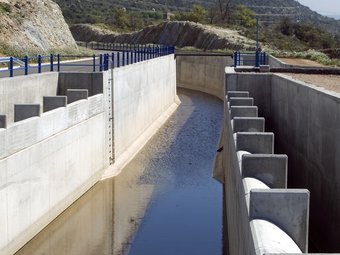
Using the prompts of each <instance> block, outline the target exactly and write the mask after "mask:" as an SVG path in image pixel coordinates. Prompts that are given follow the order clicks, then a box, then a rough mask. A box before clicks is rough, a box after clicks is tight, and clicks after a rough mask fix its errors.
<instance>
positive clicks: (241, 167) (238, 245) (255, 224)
mask: <svg viewBox="0 0 340 255" xmlns="http://www.w3.org/2000/svg"><path fill="white" fill-rule="evenodd" d="M231 75H235V74H231ZM230 80H233V79H230ZM226 87H227V88H228V83H227V86H226ZM235 93H236V91H235V88H233V92H232V93H231V94H232V95H234V94H235ZM240 93H241V92H240ZM249 94H250V95H251V93H249ZM228 100H229V101H231V100H233V97H231V96H230V95H229V96H228V95H227V96H226V100H225V106H226V109H225V127H224V132H223V136H226V139H224V145H223V148H224V150H223V151H222V152H221V153H223V158H222V159H221V157H219V156H217V157H219V158H220V161H221V160H222V163H218V162H217V164H216V167H219V168H221V167H222V168H223V170H224V173H225V176H224V183H225V200H226V215H227V226H228V233H227V236H228V238H229V240H228V249H229V251H228V252H229V253H230V254H257V255H260V254H263V253H266V252H278V251H281V252H282V251H285V252H286V253H302V252H306V251H307V250H308V221H309V217H308V215H309V214H308V213H309V192H308V191H307V190H287V189H286V185H287V156H285V155H275V154H273V153H274V134H273V133H266V132H263V131H264V127H262V132H249V130H250V129H253V128H254V122H251V121H246V122H243V123H242V128H241V130H242V131H243V130H245V131H248V132H238V130H237V129H234V123H235V121H234V118H235V119H236V120H237V118H240V117H239V116H237V115H234V116H233V117H231V107H233V106H232V103H229V102H228ZM252 101H253V100H244V99H243V100H242V101H241V100H240V101H238V103H237V105H238V106H242V104H244V105H245V106H249V102H252ZM241 114H242V112H241ZM241 118H242V115H241ZM253 119H256V117H253ZM260 120H261V119H260ZM234 132H235V133H234ZM251 153H252V154H251ZM272 164H273V165H272ZM272 188H276V189H272ZM278 240H280V241H278Z"/></svg>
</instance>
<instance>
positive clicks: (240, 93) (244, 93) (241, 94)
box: [227, 91, 249, 99]
mask: <svg viewBox="0 0 340 255" xmlns="http://www.w3.org/2000/svg"><path fill="white" fill-rule="evenodd" d="M227 97H228V99H229V98H230V97H249V92H248V91H228V92H227Z"/></svg>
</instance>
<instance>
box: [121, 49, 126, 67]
mask: <svg viewBox="0 0 340 255" xmlns="http://www.w3.org/2000/svg"><path fill="white" fill-rule="evenodd" d="M122 57H123V59H122V60H123V63H122V66H125V51H124V50H123V56H122Z"/></svg>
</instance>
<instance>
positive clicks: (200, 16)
mask: <svg viewBox="0 0 340 255" xmlns="http://www.w3.org/2000/svg"><path fill="white" fill-rule="evenodd" d="M207 14H208V12H207V10H206V9H204V7H203V6H201V5H198V4H194V5H193V6H192V11H191V12H190V15H189V17H190V20H191V21H193V22H199V23H205V20H206V18H207Z"/></svg>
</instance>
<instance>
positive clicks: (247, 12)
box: [236, 5, 256, 27]
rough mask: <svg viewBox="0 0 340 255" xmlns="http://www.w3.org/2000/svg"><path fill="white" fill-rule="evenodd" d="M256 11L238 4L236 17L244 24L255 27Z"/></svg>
mask: <svg viewBox="0 0 340 255" xmlns="http://www.w3.org/2000/svg"><path fill="white" fill-rule="evenodd" d="M255 16H256V14H255V12H253V11H252V10H251V9H249V8H247V7H246V6H244V5H239V6H237V11H236V19H239V20H240V22H241V25H242V26H245V27H255V25H256V19H255Z"/></svg>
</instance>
